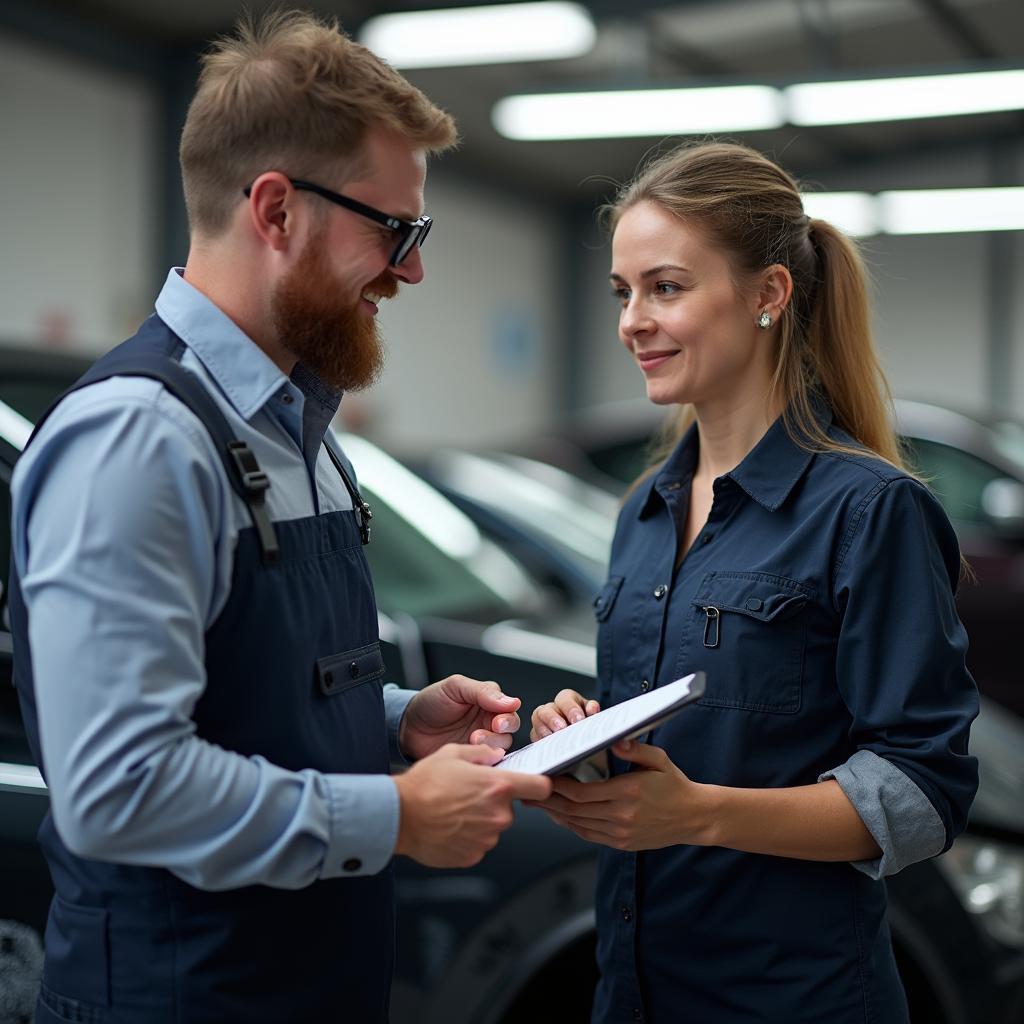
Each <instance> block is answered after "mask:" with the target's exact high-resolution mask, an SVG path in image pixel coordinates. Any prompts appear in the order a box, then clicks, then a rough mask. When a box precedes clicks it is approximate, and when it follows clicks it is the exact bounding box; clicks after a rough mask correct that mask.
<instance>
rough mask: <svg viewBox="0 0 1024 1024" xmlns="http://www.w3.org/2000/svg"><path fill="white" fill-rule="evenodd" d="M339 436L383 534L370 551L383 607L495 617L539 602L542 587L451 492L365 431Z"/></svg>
mask: <svg viewBox="0 0 1024 1024" xmlns="http://www.w3.org/2000/svg"><path fill="white" fill-rule="evenodd" d="M339 439H340V441H341V444H342V447H343V448H344V450H345V452H346V454H347V455H348V456H349V457H350V458H351V459H352V462H353V464H354V465H355V467H356V471H357V473H358V476H359V489H360V491H361V492H363V494H364V497H365V498H366V500H367V501H368V502H369V503H370V506H371V508H372V509H373V528H374V531H375V533H376V536H378V537H380V538H381V540H380V541H378V542H377V543H371V544H370V545H369V546H368V547H367V548H366V556H367V559H368V560H369V562H370V568H371V570H372V572H373V582H374V587H375V589H376V592H377V603H378V605H379V606H380V608H381V610H382V611H384V612H385V613H386V614H388V615H392V616H393V615H396V614H401V613H405V614H407V615H413V616H417V617H418V616H425V615H426V616H442V617H448V616H451V617H455V618H468V619H474V620H480V619H486V620H489V621H494V620H495V619H497V618H505V617H508V616H511V615H523V614H527V613H532V612H536V611H539V610H540V608H541V607H542V605H543V603H544V598H543V595H542V593H541V589H540V587H539V586H538V585H537V584H536V583H535V582H534V581H533V580H532V578H531V577H530V576H528V575H527V573H526V571H525V570H524V569H523V568H522V567H521V566H520V565H519V563H518V562H516V561H515V560H514V559H513V558H512V557H511V556H510V555H508V554H506V553H505V552H504V551H503V550H502V549H501V548H500V547H498V545H497V544H495V543H494V542H493V541H490V540H488V539H487V538H485V537H483V536H482V535H481V533H480V531H479V530H478V529H477V528H476V525H475V524H474V523H473V521H472V520H471V519H469V517H468V516H466V515H465V514H464V513H463V512H461V511H460V510H459V509H457V508H456V507H455V506H454V505H452V504H451V502H450V501H448V499H447V498H445V497H444V496H443V495H441V494H439V493H438V492H437V491H436V490H434V488H433V487H431V486H430V485H429V484H428V483H426V482H425V481H424V480H422V479H421V478H420V477H418V476H417V475H416V474H415V473H413V472H412V471H411V470H409V469H407V468H406V467H405V466H403V465H402V464H401V463H399V462H398V461H397V460H395V459H393V458H392V457H391V456H390V455H388V454H387V453H386V452H384V451H382V450H381V449H380V448H378V447H377V446H376V445H374V444H372V443H371V442H369V441H367V440H366V439H365V438H363V437H359V436H357V435H355V434H342V435H341V436H340V438H339Z"/></svg>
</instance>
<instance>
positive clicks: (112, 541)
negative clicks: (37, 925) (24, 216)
mask: <svg viewBox="0 0 1024 1024" xmlns="http://www.w3.org/2000/svg"><path fill="white" fill-rule="evenodd" d="M128 387H129V386H128V385H124V384H115V383H114V382H106V383H104V384H102V385H97V386H95V387H93V388H89V389H86V390H85V391H82V392H79V393H78V394H76V395H73V396H72V397H71V398H69V399H68V400H67V401H66V402H65V403H64V404H63V405H62V406H61V408H60V409H58V410H57V411H56V412H55V413H54V415H53V417H51V419H50V420H49V421H48V422H47V424H46V427H45V429H44V431H43V432H42V433H41V434H40V436H39V437H38V438H37V439H36V441H35V442H33V445H32V446H31V448H29V450H28V451H27V453H26V455H25V457H24V458H23V459H22V460H21V462H19V464H18V467H17V472H16V474H15V480H14V487H13V499H14V509H13V511H14V519H15V535H16V537H17V538H18V544H17V547H16V550H15V558H16V561H17V565H18V569H19V573H20V577H21V582H22V588H23V592H24V595H25V600H26V603H27V605H28V607H29V610H30V616H29V630H30V643H31V650H32V658H33V671H34V684H35V691H36V703H37V712H38V721H39V731H40V743H41V748H42V760H43V769H44V774H45V776H46V779H47V783H48V785H49V788H50V797H51V807H52V812H53V818H54V823H55V825H56V827H57V830H58V832H59V833H60V835H61V838H62V839H63V840H64V842H65V843H66V844H67V846H68V847H69V848H70V849H71V850H72V851H73V852H76V853H78V854H80V855H82V856H86V857H91V858H94V859H97V860H106V861H115V862H118V863H123V864H138V865H149V866H159V867H164V868H167V869H168V870H170V871H172V872H173V873H175V874H176V875H178V876H179V877H181V878H183V879H184V880H185V881H187V882H189V883H191V884H193V885H196V886H198V887H200V888H205V889H226V888H235V887H239V886H244V885H252V884H264V885H270V886H276V887H279V888H299V887H301V886H305V885H308V884H310V883H312V882H313V881H315V880H316V879H317V878H324V877H332V876H338V875H352V874H371V873H374V872H377V871H379V870H381V869H382V868H383V867H384V866H385V865H386V864H387V863H388V861H389V860H390V859H391V857H392V855H393V852H394V846H395V840H396V836H397V832H398V817H399V802H398V794H397V790H396V788H395V785H394V782H393V780H392V779H391V778H389V777H388V776H386V775H379V776H374V775H328V774H321V773H318V772H314V771H302V772H293V771H286V770H285V769H283V768H281V767H279V766H277V765H274V764H271V763H269V762H268V761H266V760H265V759H263V758H260V757H245V756H242V755H241V754H238V753H235V752H232V751H230V750H225V749H223V748H221V747H219V746H216V745H214V744H212V743H208V742H206V741H204V740H203V739H201V738H200V737H198V736H197V735H196V732H195V725H194V723H193V721H192V717H191V716H192V711H193V709H194V707H195V705H196V702H197V701H198V700H199V698H200V696H201V695H202V693H203V691H204V688H205V685H206V677H205V668H204V663H203V650H204V632H205V629H206V626H207V623H208V621H209V619H210V617H211V615H213V614H214V612H215V611H216V605H217V602H216V600H215V587H216V580H215V575H216V574H215V570H214V566H215V564H216V563H217V560H218V558H219V557H220V556H221V554H222V552H221V550H220V547H221V545H222V543H223V541H222V539H221V538H222V537H223V535H224V531H223V528H222V525H223V524H222V518H223V516H224V515H225V509H226V503H227V502H228V501H229V500H230V493H229V491H228V485H227V482H226V480H225V479H223V475H222V474H221V473H220V472H219V469H218V463H217V459H216V456H215V453H214V452H213V450H212V443H211V442H210V440H209V438H208V436H207V435H206V434H205V431H203V429H202V427H201V426H200V425H199V423H198V421H197V420H194V418H192V417H191V414H190V413H188V412H187V411H186V410H185V409H184V407H179V406H177V405H176V404H175V405H174V406H172V407H171V409H170V411H169V409H168V403H169V402H170V401H171V400H164V401H162V402H160V403H159V408H158V401H157V399H158V388H157V386H156V385H155V384H154V383H153V382H149V381H145V382H141V381H138V382H133V383H132V384H131V385H130V388H131V389H132V393H131V396H129V395H127V394H125V393H124V391H125V389H126V388H128ZM112 388H120V389H121V390H120V391H118V392H117V395H118V398H117V400H116V401H109V400H104V395H106V394H108V393H109V392H110V390H111V389H112ZM175 409H176V410H177V411H176V412H175V411H174V410H175ZM393 703H394V707H395V710H396V713H397V710H398V705H399V701H398V699H397V698H396V699H395V700H394V702H393ZM396 728H397V726H396Z"/></svg>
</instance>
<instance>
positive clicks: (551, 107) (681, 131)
mask: <svg viewBox="0 0 1024 1024" xmlns="http://www.w3.org/2000/svg"><path fill="white" fill-rule="evenodd" d="M491 120H492V121H493V123H494V127H495V128H496V129H497V130H498V131H499V132H500V133H501V134H502V135H504V136H505V137H506V138H508V139H516V140H520V141H540V140H550V139H612V138H626V137H630V136H643V135H685V134H702V133H704V132H736V131H757V130H758V129H762V128H778V127H780V126H781V125H782V124H784V123H785V118H784V117H783V113H782V104H781V97H780V95H779V91H778V90H777V89H772V88H771V87H769V86H766V85H732V86H724V87H720V88H710V89H633V90H629V91H626V92H566V93H549V94H546V95H540V94H538V95H533V96H508V97H506V98H505V99H503V100H499V101H498V103H496V104H495V107H494V111H493V112H492V114H491Z"/></svg>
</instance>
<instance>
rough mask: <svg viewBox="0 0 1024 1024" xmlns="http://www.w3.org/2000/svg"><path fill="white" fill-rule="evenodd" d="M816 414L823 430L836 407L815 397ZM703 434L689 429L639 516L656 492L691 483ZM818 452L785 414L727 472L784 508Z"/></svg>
mask: <svg viewBox="0 0 1024 1024" xmlns="http://www.w3.org/2000/svg"><path fill="white" fill-rule="evenodd" d="M811 407H812V410H813V413H814V417H815V419H816V420H817V422H818V425H819V426H820V427H821V428H822V430H827V429H828V427H829V425H830V424H831V422H832V416H833V414H832V408H831V406H829V405H828V403H827V402H825V401H823V400H821V399H815V400H812V403H811ZM699 450H700V435H699V434H698V432H697V424H696V423H694V424H693V425H691V427H690V428H689V429H688V430H687V431H686V433H685V434H684V435H683V437H682V439H681V440H680V442H679V444H677V445H676V447H675V448H674V449H673V451H672V454H671V455H669V457H668V458H667V459H666V460H665V462H664V464H663V465H662V467H661V469H660V470H658V471H657V472H656V473H655V475H654V479H653V480H652V481H651V484H650V486H649V488H648V492H647V497H646V499H645V500H644V502H643V503H642V504H641V506H640V510H639V516H640V517H641V518H643V517H644V516H646V515H648V514H649V513H650V512H651V511H652V509H653V507H654V497H655V495H656V494H657V495H660V496H661V497H662V498H664V492H665V491H673V490H678V489H679V488H680V486H682V485H683V484H685V483H687V482H688V481H689V480H690V478H691V477H692V476H693V473H694V470H695V469H696V468H697V455H698V452H699ZM813 456H814V452H813V451H812V450H810V449H809V448H807V447H806V446H805V444H800V443H798V442H797V441H796V440H794V439H793V437H792V436H791V435H790V432H789V430H787V428H786V423H785V417H784V416H780V417H779V418H778V419H777V420H776V421H775V422H774V423H773V424H772V425H771V426H770V427H769V428H768V430H767V431H766V432H765V434H764V436H763V437H762V438H761V440H760V441H758V442H757V444H756V445H754V447H753V448H752V449H751V450H750V452H748V453H747V455H746V457H745V458H744V459H743V461H742V462H741V463H740V464H739V465H738V466H737V467H736V468H735V469H733V470H731V471H730V472H728V473H726V474H725V475H726V476H727V477H729V478H731V479H732V480H733V481H734V482H735V483H736V484H738V485H739V486H740V487H741V488H743V490H744V491H746V493H747V494H748V495H749V496H750V497H751V498H753V499H754V501H756V502H757V503H758V504H759V505H763V506H764V508H766V509H767V510H768V511H769V512H774V511H775V510H776V509H778V508H780V507H781V506H782V504H783V503H784V502H785V500H786V499H787V498H788V497H789V495H790V492H791V491H792V490H793V488H794V487H795V486H796V484H797V481H798V480H799V479H800V478H801V477H802V476H803V474H804V473H805V472H806V470H807V467H808V466H809V465H810V462H811V459H812V458H813Z"/></svg>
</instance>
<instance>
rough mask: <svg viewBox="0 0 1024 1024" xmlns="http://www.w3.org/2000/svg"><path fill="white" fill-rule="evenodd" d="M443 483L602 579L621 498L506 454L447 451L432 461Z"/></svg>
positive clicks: (432, 471) (558, 470)
mask: <svg viewBox="0 0 1024 1024" xmlns="http://www.w3.org/2000/svg"><path fill="white" fill-rule="evenodd" d="M429 465H430V470H431V475H433V476H434V477H435V478H436V479H437V480H439V481H441V483H442V486H444V487H445V488H449V489H450V490H451V491H452V492H454V493H456V494H459V495H462V496H464V497H466V498H468V499H470V500H471V501H473V502H474V503H476V504H478V505H481V506H483V507H484V508H487V509H490V510H491V511H492V512H494V513H496V514H498V515H501V516H504V517H507V518H508V519H509V520H511V521H513V522H516V523H517V524H519V526H520V527H521V528H522V529H524V530H526V531H527V532H528V533H530V534H532V535H534V536H537V537H541V538H543V540H544V542H545V543H547V544H549V545H551V546H552V547H554V548H556V549H558V550H559V551H561V552H562V553H563V554H564V555H565V556H567V557H568V558H570V559H571V560H573V561H574V562H576V563H577V564H578V565H580V566H581V568H583V570H584V571H585V572H586V573H587V574H588V575H590V576H593V577H594V578H595V579H603V578H604V575H605V572H606V570H607V566H608V555H609V552H610V550H611V545H612V536H613V535H614V533H615V517H616V514H617V512H618V501H617V499H616V498H615V497H614V496H612V495H610V494H608V493H607V492H605V491H602V490H600V489H599V488H596V487H592V486H590V485H589V484H586V483H585V482H583V481H582V480H579V479H577V478H576V477H574V476H572V475H571V474H570V473H566V472H565V471H563V470H561V469H557V468H555V467H553V466H548V465H545V464H544V463H540V462H536V461H534V460H532V459H526V458H522V457H520V456H516V455H508V454H504V453H497V454H489V455H478V454H474V453H471V452H462V451H452V450H449V451H443V452H440V453H438V454H437V455H436V456H434V457H433V458H432V459H431V460H430V463H429Z"/></svg>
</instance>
